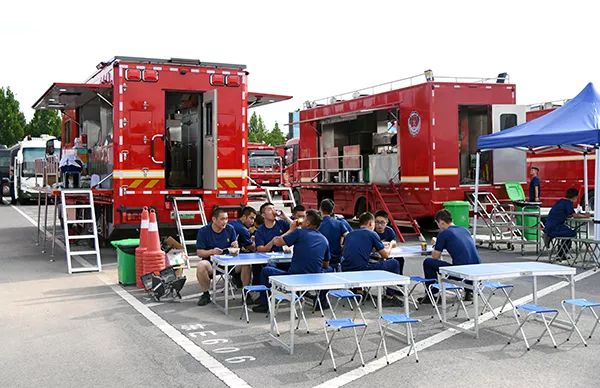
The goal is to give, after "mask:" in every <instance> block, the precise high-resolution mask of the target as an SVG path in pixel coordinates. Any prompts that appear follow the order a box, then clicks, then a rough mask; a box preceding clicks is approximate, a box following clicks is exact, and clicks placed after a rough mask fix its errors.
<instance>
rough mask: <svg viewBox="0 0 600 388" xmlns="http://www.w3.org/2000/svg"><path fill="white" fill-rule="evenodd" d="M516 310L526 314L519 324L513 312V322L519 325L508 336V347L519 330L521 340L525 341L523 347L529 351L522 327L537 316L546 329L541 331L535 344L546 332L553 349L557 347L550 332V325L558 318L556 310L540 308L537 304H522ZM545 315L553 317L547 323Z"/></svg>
mask: <svg viewBox="0 0 600 388" xmlns="http://www.w3.org/2000/svg"><path fill="white" fill-rule="evenodd" d="M517 310H522V311H525V312H527V316H526V317H525V319H524V320H523V322H521V323H519V318H518V317H517V314H516V311H514V312H515V314H514V316H515V320H516V321H517V325H519V327H517V329H516V330H515V332H514V333H513V335H511V336H510V339H509V340H508V344H509V345H510V343H511V341H512V339H513V338H514V337H515V336H516V335H517V333H518V332H519V330H520V331H521V335H522V336H523V340H524V341H525V346H527V350H529V349H530V348H529V342H528V341H527V337H526V336H525V332H524V331H523V325H525V322H527V321H528V320H529V319H530V318H531V317H534V316H536V315H539V316H541V317H542V321H543V322H544V326H546V328H545V329H544V331H542V334H541V335H540V336H539V337H538V339H537V341H536V342H540V340H541V339H542V337H543V336H544V334H546V332H548V334H549V335H550V339H551V340H552V344H553V345H554V348H556V347H557V346H556V341H554V336H553V335H552V331H551V330H550V326H552V323H554V320H555V319H556V317H558V310H557V309H553V308H549V307H543V306H540V305H537V304H522V305H519V306H517ZM545 314H554V316H553V317H552V319H551V320H550V322H548V321H547V320H546V315H545Z"/></svg>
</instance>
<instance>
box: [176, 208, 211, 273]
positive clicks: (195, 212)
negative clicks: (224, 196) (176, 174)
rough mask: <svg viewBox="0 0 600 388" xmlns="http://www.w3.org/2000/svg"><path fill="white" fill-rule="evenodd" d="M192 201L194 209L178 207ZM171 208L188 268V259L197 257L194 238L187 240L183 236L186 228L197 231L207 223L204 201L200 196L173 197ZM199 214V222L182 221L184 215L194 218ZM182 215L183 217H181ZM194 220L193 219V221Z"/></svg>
mask: <svg viewBox="0 0 600 388" xmlns="http://www.w3.org/2000/svg"><path fill="white" fill-rule="evenodd" d="M190 202H193V203H194V204H196V207H195V208H194V209H190V210H188V209H185V210H184V209H180V207H181V204H182V203H190ZM173 210H174V211H175V223H176V224H177V234H178V237H179V242H180V243H181V245H183V251H184V252H185V254H186V255H187V257H188V260H187V267H188V268H190V259H199V257H198V255H197V254H196V239H195V238H194V239H192V240H188V239H186V237H185V231H186V230H193V231H195V232H196V233H198V229H200V228H201V227H203V226H204V225H206V224H207V221H206V212H205V211H204V202H203V201H202V198H201V197H173ZM197 215H199V216H200V224H196V223H183V222H182V221H183V220H185V219H186V218H185V216H192V219H194V220H195V219H196V216H197ZM182 216H183V217H182ZM194 222H195V221H194ZM190 245H192V246H193V249H192V250H191V252H193V254H190V252H189V251H188V246H190Z"/></svg>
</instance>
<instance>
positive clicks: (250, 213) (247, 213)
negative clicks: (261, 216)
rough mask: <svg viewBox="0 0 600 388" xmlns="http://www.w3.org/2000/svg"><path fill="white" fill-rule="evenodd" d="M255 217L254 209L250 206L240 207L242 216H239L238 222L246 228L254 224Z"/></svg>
mask: <svg viewBox="0 0 600 388" xmlns="http://www.w3.org/2000/svg"><path fill="white" fill-rule="evenodd" d="M255 219H256V210H255V209H254V208H253V207H251V206H246V207H245V208H243V209H242V216H241V217H240V222H241V223H242V224H244V226H245V227H246V228H250V227H251V226H252V225H254V220H255Z"/></svg>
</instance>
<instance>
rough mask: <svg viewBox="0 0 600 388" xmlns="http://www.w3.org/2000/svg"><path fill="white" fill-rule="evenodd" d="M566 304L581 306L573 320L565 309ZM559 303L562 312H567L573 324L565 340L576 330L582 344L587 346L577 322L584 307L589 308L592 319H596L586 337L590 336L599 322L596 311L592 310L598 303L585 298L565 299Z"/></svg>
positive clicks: (599, 304) (598, 305)
mask: <svg viewBox="0 0 600 388" xmlns="http://www.w3.org/2000/svg"><path fill="white" fill-rule="evenodd" d="M566 304H570V305H572V306H577V307H579V308H581V310H580V311H579V314H577V318H575V320H573V317H572V316H571V314H569V312H568V311H567V308H566V306H565V305H566ZM561 305H562V308H563V310H564V312H565V313H566V314H567V317H568V318H569V321H571V324H572V325H573V329H572V330H571V333H570V334H569V337H568V338H567V341H568V340H569V339H570V338H571V335H573V332H574V331H576V332H577V334H578V335H579V338H581V341H582V342H583V344H584V345H585V346H587V342H585V340H584V339H583V336H582V335H581V331H579V328H578V327H577V324H578V323H579V319H580V318H581V314H582V313H583V312H584V311H585V309H589V310H590V312H591V313H592V315H593V316H594V319H595V320H596V321H595V322H594V327H593V328H592V331H591V332H590V335H589V336H588V339H590V338H592V334H594V331H595V330H596V327H597V326H598V323H600V318H598V314H596V311H594V308H595V307H600V303H597V302H592V301H589V300H587V299H566V300H563V301H562V302H561Z"/></svg>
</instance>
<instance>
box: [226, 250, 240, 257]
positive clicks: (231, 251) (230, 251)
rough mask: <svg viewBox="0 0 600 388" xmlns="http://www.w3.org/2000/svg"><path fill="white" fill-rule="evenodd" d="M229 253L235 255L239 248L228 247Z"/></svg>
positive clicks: (237, 253) (238, 252)
mask: <svg viewBox="0 0 600 388" xmlns="http://www.w3.org/2000/svg"><path fill="white" fill-rule="evenodd" d="M229 254H230V255H231V256H237V255H239V254H240V248H229Z"/></svg>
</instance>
